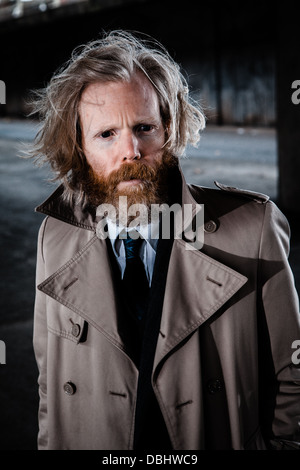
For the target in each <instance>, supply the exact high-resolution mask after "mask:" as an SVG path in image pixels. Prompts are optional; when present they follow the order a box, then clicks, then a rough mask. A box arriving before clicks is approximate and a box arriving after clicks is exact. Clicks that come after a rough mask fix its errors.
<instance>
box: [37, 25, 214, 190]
mask: <svg viewBox="0 0 300 470" xmlns="http://www.w3.org/2000/svg"><path fill="white" fill-rule="evenodd" d="M138 71H141V72H142V73H144V74H145V75H146V77H147V78H148V79H149V80H150V82H151V83H152V85H153V87H154V88H155V90H156V92H157V95H158V99H159V104H160V113H161V118H162V122H163V125H164V127H165V130H166V142H165V149H166V150H167V151H169V152H170V153H171V154H173V155H174V156H176V157H179V156H181V155H182V154H183V153H184V150H185V148H186V146H187V144H189V143H190V144H191V145H194V146H196V144H197V142H198V140H199V138H200V135H199V131H200V130H202V129H203V128H204V126H205V118H204V115H203V113H202V110H201V108H200V106H199V105H198V104H196V103H194V102H193V101H192V100H191V98H190V97H189V89H188V86H187V81H186V79H185V78H184V76H183V74H182V72H181V71H180V67H179V65H178V64H177V63H176V62H175V61H174V60H173V59H172V58H171V56H170V54H169V53H168V52H167V51H166V49H165V48H164V47H163V46H162V45H161V44H160V43H158V42H157V41H155V40H153V39H152V38H149V37H145V38H143V39H141V38H138V37H137V35H133V34H132V33H130V32H126V31H112V32H110V33H106V34H105V35H103V37H102V38H101V39H97V40H95V41H92V42H89V43H88V44H86V45H83V46H79V47H78V48H76V49H75V50H74V51H73V53H72V56H71V58H70V60H69V61H68V62H67V63H66V64H64V65H63V66H62V67H61V68H60V69H59V70H58V71H57V72H56V73H55V74H54V75H53V77H52V79H51V80H50V82H49V84H48V85H47V87H46V88H45V89H43V90H40V91H37V92H35V95H34V99H33V100H32V102H31V109H32V112H31V115H34V114H37V115H38V116H39V118H40V121H41V127H40V130H39V132H38V133H37V136H36V138H35V141H34V143H33V146H32V149H31V151H30V155H31V156H32V157H34V158H35V159H36V161H37V162H38V163H49V164H50V167H51V169H52V171H53V172H54V174H55V178H54V179H55V180H60V181H62V182H63V183H64V187H65V196H67V197H70V196H72V195H73V193H74V189H75V187H76V181H80V178H79V175H80V174H82V172H83V171H84V169H85V168H86V159H85V156H84V151H83V148H82V139H81V128H80V119H79V103H80V99H81V96H82V93H83V91H84V90H85V89H86V88H87V87H88V86H89V85H90V84H92V83H96V82H98V83H99V82H102V83H105V82H110V81H129V80H130V78H131V77H132V76H133V75H134V74H135V73H136V72H138ZM77 189H78V188H77Z"/></svg>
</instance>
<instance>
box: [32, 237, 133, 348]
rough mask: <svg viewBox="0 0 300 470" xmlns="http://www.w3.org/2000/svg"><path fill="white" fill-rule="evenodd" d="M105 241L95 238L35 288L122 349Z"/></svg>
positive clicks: (116, 301)
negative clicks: (82, 319)
mask: <svg viewBox="0 0 300 470" xmlns="http://www.w3.org/2000/svg"><path fill="white" fill-rule="evenodd" d="M112 279H113V272H112V267H111V263H110V259H109V254H108V250H107V246H106V240H99V238H98V237H97V236H96V235H95V236H93V237H92V239H91V240H90V241H89V242H88V244H87V245H86V246H84V247H83V248H82V249H81V250H80V251H79V252H78V253H76V255H75V256H73V258H72V259H71V260H69V261H68V262H67V263H66V264H65V265H64V266H62V267H61V268H60V269H59V270H58V271H56V272H55V273H54V274H53V275H52V276H50V277H49V278H48V279H46V280H45V281H44V282H43V283H41V284H40V285H39V286H38V289H39V290H41V291H42V292H44V293H45V294H47V295H49V296H50V297H52V298H54V299H55V300H57V301H58V302H60V303H61V304H63V305H65V306H66V307H68V308H69V309H71V310H72V311H73V312H75V313H77V314H78V315H80V316H81V317H82V318H84V319H85V320H86V321H87V322H88V323H90V324H91V325H93V326H94V327H95V328H97V329H98V330H99V331H101V333H103V334H104V335H105V336H106V337H107V338H108V339H109V340H110V341H111V342H112V343H113V344H115V345H116V346H117V347H118V348H120V349H125V346H124V344H123V341H122V339H121V337H120V335H119V333H118V328H117V325H118V322H117V310H118V297H117V294H116V292H115V289H114V283H113V280H112Z"/></svg>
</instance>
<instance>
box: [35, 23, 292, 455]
mask: <svg viewBox="0 0 300 470" xmlns="http://www.w3.org/2000/svg"><path fill="white" fill-rule="evenodd" d="M34 109H35V111H37V112H39V113H40V115H41V118H42V127H41V130H40V132H39V134H38V135H37V138H36V141H35V146H34V148H33V152H32V154H33V155H34V156H35V157H37V158H38V159H40V160H42V161H46V162H48V163H50V165H51V166H52V169H53V170H54V172H56V177H57V179H58V180H60V181H61V185H60V186H59V187H58V188H57V190H56V191H55V192H54V194H53V195H51V196H50V198H49V199H47V201H45V202H44V203H43V204H41V205H40V206H39V207H38V208H37V210H38V211H39V212H42V213H44V214H46V215H47V217H46V219H45V220H44V222H43V223H42V226H41V228H40V232H39V241H38V258H37V291H36V304H35V318H34V348H35V354H36V359H37V363H38V367H39V391H40V408H39V425H40V428H39V436H38V447H39V449H70V450H76V449H88V450H93V449H104V450H114V449H117V450H129V449H134V450H145V451H149V450H151V451H170V450H200V449H265V448H287V447H288V446H290V447H291V448H293V447H296V446H297V445H298V444H297V440H299V421H300V419H299V418H300V383H299V378H300V375H299V368H297V366H296V362H297V361H293V359H292V353H293V349H292V348H293V347H294V346H293V345H295V344H297V340H299V338H300V329H299V307H298V298H297V293H296V291H295V287H294V283H293V276H292V273H291V270H290V267H289V264H288V261H287V253H288V246H289V228H288V223H287V221H286V219H285V217H284V216H283V215H282V214H281V212H280V211H279V210H278V208H277V207H276V206H275V204H274V203H273V202H271V201H270V200H269V198H268V197H267V196H265V195H263V194H258V193H253V192H251V191H244V190H238V189H236V188H231V187H226V186H224V185H220V184H219V189H212V188H200V187H197V186H189V185H187V184H186V182H185V180H184V178H183V175H182V173H181V170H180V165H179V156H180V155H182V153H183V152H184V149H185V147H186V145H187V144H188V143H191V144H193V145H195V144H196V143H197V141H198V140H199V131H200V130H202V129H203V128H204V116H203V114H202V112H201V110H200V109H199V108H198V107H197V106H196V105H195V104H194V103H192V102H191V100H190V98H189V93H188V88H187V84H186V82H185V80H184V78H183V75H182V73H181V72H180V69H179V66H178V65H177V64H176V63H175V62H174V61H173V60H172V58H171V57H170V56H169V54H168V53H167V51H166V50H165V49H164V48H163V47H162V46H160V45H158V44H156V45H155V47H154V46H153V43H151V44H149V41H148V40H147V41H145V40H141V39H137V38H136V37H134V36H133V35H132V34H130V33H127V32H122V31H116V32H112V33H110V34H107V35H105V36H104V37H103V38H102V39H100V40H97V41H94V42H92V43H90V44H88V45H86V46H84V47H83V48H81V49H80V50H77V51H76V53H74V54H73V55H72V59H71V60H70V61H69V62H68V63H67V64H66V66H65V67H64V68H63V69H61V70H60V71H59V72H58V73H57V74H56V75H54V77H53V78H52V80H51V82H50V83H49V85H48V87H47V88H46V89H45V91H44V92H43V93H41V94H40V96H38V99H37V100H36V102H35V108H34ZM121 199H122V201H123V200H125V201H126V204H125V206H124V205H123V209H122V210H121V211H120V210H119V207H120V204H119V202H120V200H121ZM135 204H138V205H140V206H141V207H145V208H146V213H147V217H146V219H145V218H144V219H143V220H141V219H139V218H138V213H132V212H130V209H131V208H132V206H133V205H135ZM174 204H175V205H177V207H178V206H179V207H181V208H184V207H185V206H186V205H188V206H190V207H192V211H191V212H190V218H188V219H185V222H184V227H183V226H182V225H180V224H179V225H178V223H177V222H176V220H175V219H176V217H174V220H173V221H171V219H169V220H170V225H171V226H170V230H169V236H167V237H166V236H163V235H164V234H163V233H162V232H163V231H162V229H161V228H162V222H163V220H164V214H163V213H162V214H160V216H159V217H158V218H155V219H154V218H152V217H151V211H150V209H151V208H152V207H153V206H155V205H159V206H164V207H170V206H171V205H174ZM199 206H201V207H202V208H203V207H204V223H203V224H202V229H203V230H204V243H203V244H201V246H195V244H193V240H192V239H191V238H189V232H188V231H187V230H185V228H186V227H190V228H191V227H193V224H195V218H196V214H197V212H198V209H199ZM103 208H105V209H107V208H108V210H103ZM109 208H113V211H110V210H109ZM124 212H127V215H128V214H129V212H130V216H129V217H127V218H125V219H124V217H123V216H124ZM200 212H201V210H200ZM202 213H203V211H202ZM124 220H125V222H124ZM99 227H100V228H101V230H100V229H99ZM103 234H104V235H106V236H103ZM133 242H134V243H133ZM295 342H296V343H295Z"/></svg>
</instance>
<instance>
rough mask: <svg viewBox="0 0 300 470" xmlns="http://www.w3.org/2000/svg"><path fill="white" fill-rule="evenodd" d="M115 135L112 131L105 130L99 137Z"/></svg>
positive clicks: (105, 137) (104, 137) (106, 137)
mask: <svg viewBox="0 0 300 470" xmlns="http://www.w3.org/2000/svg"><path fill="white" fill-rule="evenodd" d="M112 135H113V132H112V131H104V132H102V133H101V134H99V137H102V139H108V138H109V137H111V136H112Z"/></svg>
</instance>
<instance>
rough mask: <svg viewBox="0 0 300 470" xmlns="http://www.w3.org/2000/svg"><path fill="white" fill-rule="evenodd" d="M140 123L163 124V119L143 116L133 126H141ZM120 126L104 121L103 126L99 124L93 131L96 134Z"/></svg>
mask: <svg viewBox="0 0 300 470" xmlns="http://www.w3.org/2000/svg"><path fill="white" fill-rule="evenodd" d="M140 124H156V125H159V124H162V119H161V118H160V119H157V118H155V117H153V116H142V117H141V118H139V119H138V120H136V121H135V122H134V123H133V126H132V127H133V128H134V127H136V126H139V125H140ZM116 128H118V126H117V125H114V124H110V123H109V122H107V123H103V125H101V127H100V126H99V125H97V127H96V130H94V131H93V133H95V134H99V132H101V131H102V132H103V131H105V130H110V129H116Z"/></svg>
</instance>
